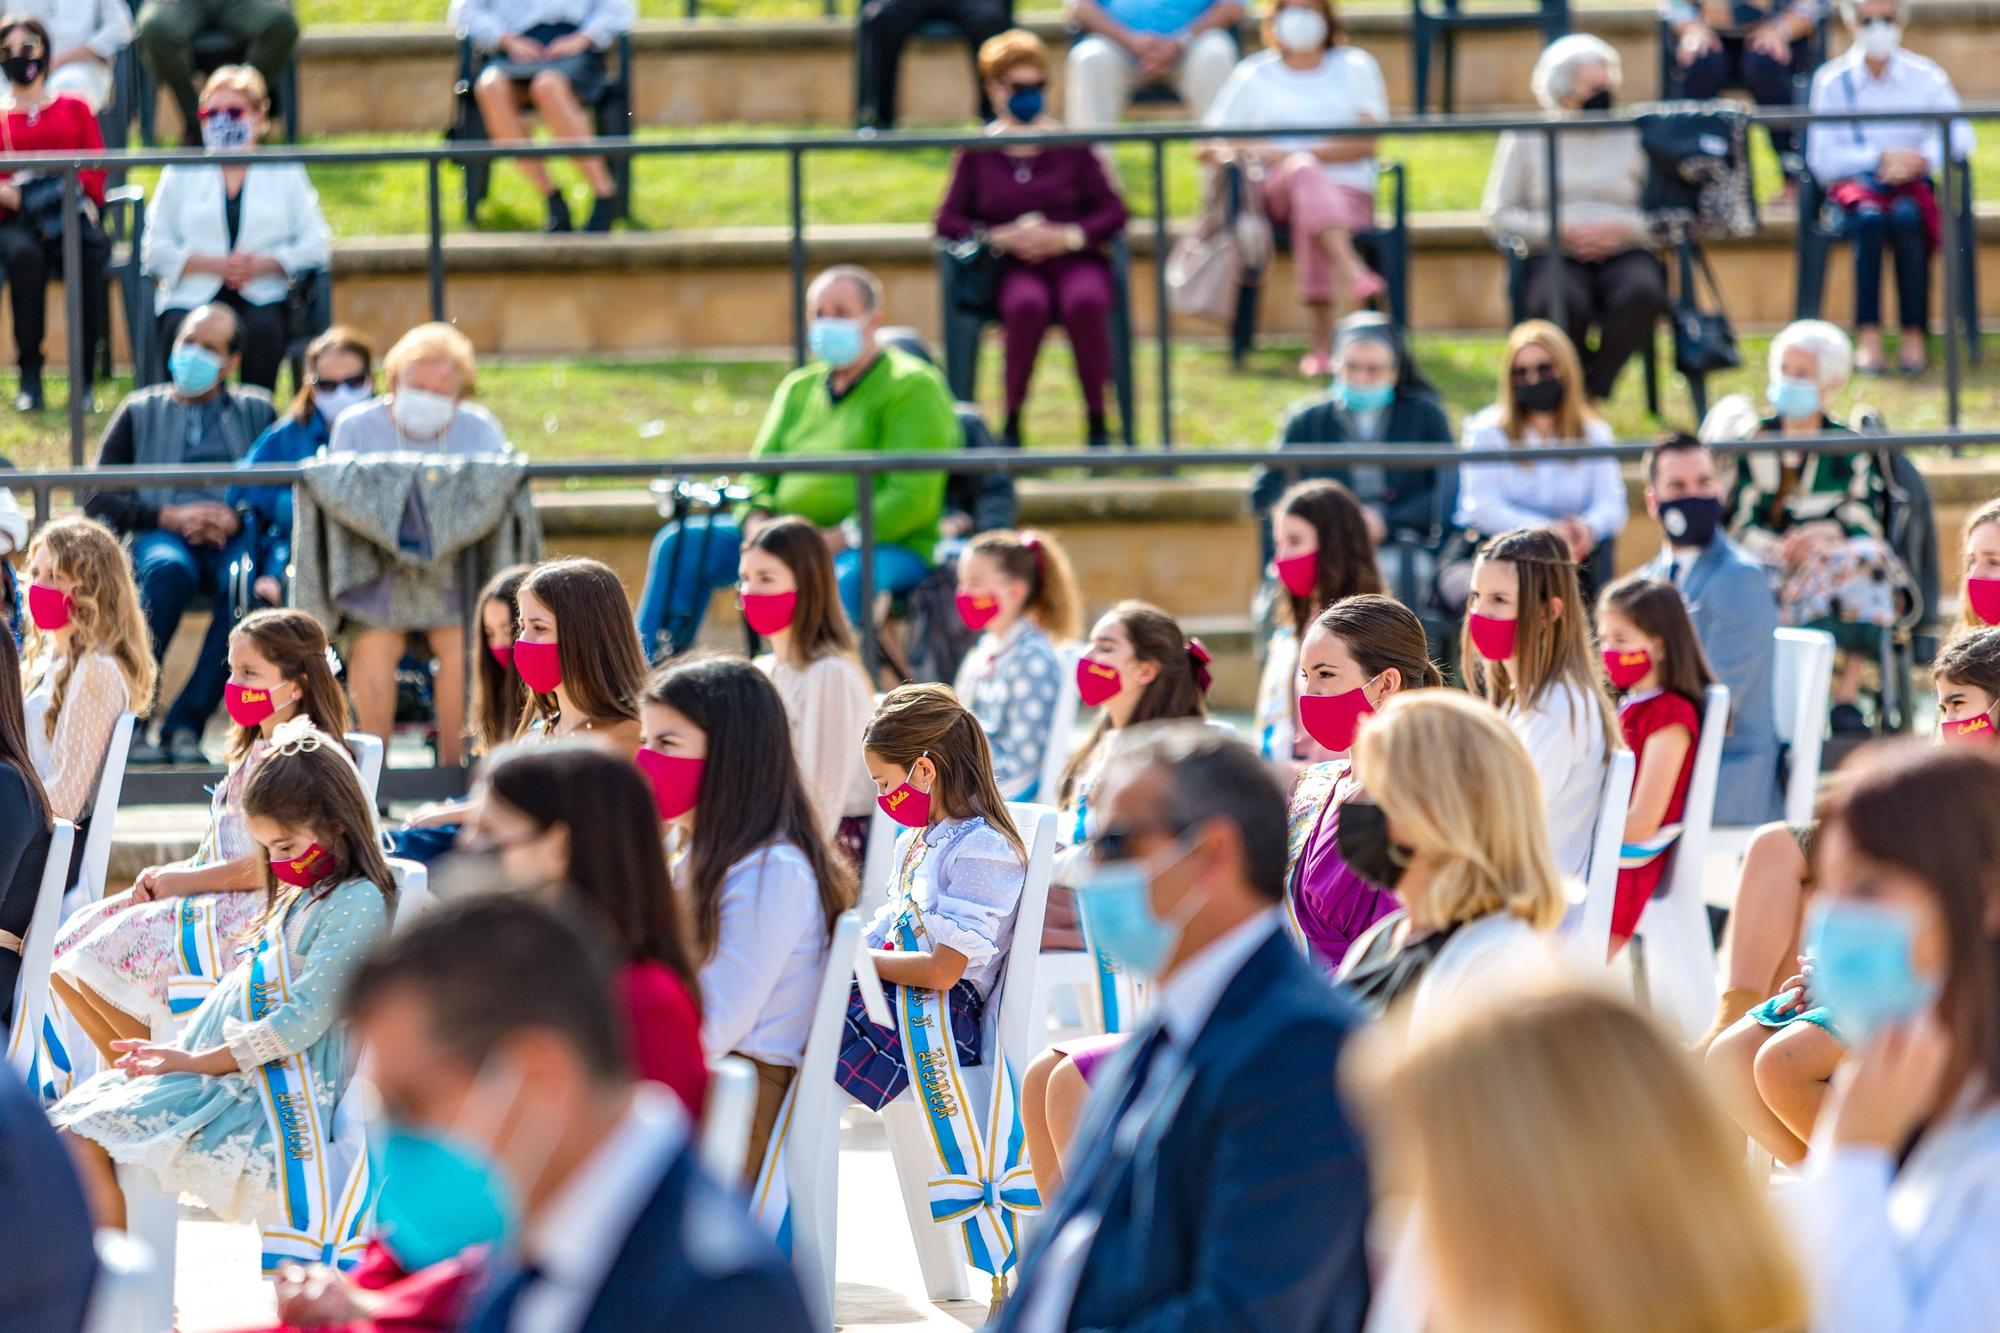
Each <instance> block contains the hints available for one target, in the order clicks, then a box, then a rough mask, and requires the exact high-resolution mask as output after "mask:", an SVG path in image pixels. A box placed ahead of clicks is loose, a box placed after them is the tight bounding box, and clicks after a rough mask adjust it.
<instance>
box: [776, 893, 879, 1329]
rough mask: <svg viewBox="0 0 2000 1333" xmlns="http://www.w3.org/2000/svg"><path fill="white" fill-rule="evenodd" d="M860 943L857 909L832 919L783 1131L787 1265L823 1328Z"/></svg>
mask: <svg viewBox="0 0 2000 1333" xmlns="http://www.w3.org/2000/svg"><path fill="white" fill-rule="evenodd" d="M860 945H861V914H860V913H859V912H852V911H850V912H843V913H841V915H840V917H839V919H838V920H836V921H835V922H834V923H833V938H832V939H831V940H830V941H829V942H828V947H827V954H826V972H825V974H824V975H823V976H822V977H821V978H820V983H819V994H818V995H817V996H816V997H815V998H814V1000H813V1019H812V1027H811V1028H810V1029H809V1030H808V1031H807V1034H806V1048H805V1054H804V1056H803V1057H801V1059H800V1060H799V1072H798V1074H797V1075H796V1076H795V1080H796V1085H797V1087H798V1092H797V1093H796V1094H795V1096H794V1098H793V1105H792V1115H791V1123H790V1124H789V1125H785V1126H782V1127H781V1128H782V1131H783V1133H784V1134H785V1188H786V1191H787V1192H788V1193H789V1195H790V1196H791V1209H792V1228H791V1234H792V1268H793V1271H795V1272H796V1273H797V1274H798V1277H799V1287H800V1289H801V1290H803V1291H804V1292H805V1296H806V1301H807V1304H808V1305H810V1306H811V1307H813V1309H814V1310H815V1311H816V1312H817V1313H818V1315H819V1316H820V1318H819V1323H820V1326H821V1327H824V1328H831V1327H833V1262H834V1244H835V1232H836V1229H837V1228H836V1220H835V1219H836V1215H837V1209H836V1202H837V1199H838V1196H839V1182H840V1111H841V1103H842V1102H843V1100H844V1096H843V1094H842V1093H841V1091H840V1086H839V1085H838V1084H837V1083H835V1082H834V1081H833V1067H834V1061H835V1060H837V1059H838V1058H839V1056H840V1041H841V1036H842V1034H843V1032H844V1030H845V1024H846V1019H847V995H848V988H849V983H850V982H851V981H852V980H853V977H854V956H855V953H856V951H857V950H858V949H859V948H860Z"/></svg>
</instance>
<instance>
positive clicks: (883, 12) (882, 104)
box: [854, 0, 1013, 130]
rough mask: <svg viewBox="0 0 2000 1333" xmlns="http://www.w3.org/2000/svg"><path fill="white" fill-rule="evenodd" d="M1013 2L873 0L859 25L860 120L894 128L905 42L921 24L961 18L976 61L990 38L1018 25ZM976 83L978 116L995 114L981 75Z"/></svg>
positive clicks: (856, 42) (856, 95)
mask: <svg viewBox="0 0 2000 1333" xmlns="http://www.w3.org/2000/svg"><path fill="white" fill-rule="evenodd" d="M1009 8H1010V7H1009V6H1008V5H1007V4H1005V3H1004V2H1003V0H868V3H866V4H864V5H862V7H861V13H860V17H859V19H858V20H857V22H856V23H855V27H854V52H855V85H856V86H855V89H854V101H855V107H854V116H855V120H856V121H857V122H858V123H860V124H862V125H864V126H868V125H872V126H874V127H875V128H877V129H884V130H887V129H894V128H895V125H896V116H897V114H898V107H897V101H898V98H897V93H898V91H899V87H900V85H901V83H902V78H901V75H902V70H901V68H900V66H901V65H902V63H903V47H904V46H905V45H906V44H907V43H908V42H909V40H910V38H912V37H914V36H915V35H916V33H917V30H918V29H919V28H922V27H924V26H925V25H927V24H930V23H936V22H938V21H939V20H943V21H945V22H947V23H953V24H956V25H957V26H958V28H959V29H960V30H961V31H962V32H964V34H965V44H966V45H967V46H968V47H970V48H971V51H972V59H973V63H974V64H975V65H976V64H977V63H978V60H979V48H980V47H981V46H982V45H983V44H984V43H985V42H986V40H987V39H988V38H991V37H998V36H999V35H1000V34H1001V33H1003V32H1005V31H1007V29H1008V28H1010V27H1012V26H1013V23H1012V17H1011V15H1010V13H1009ZM973 83H974V84H975V85H976V86H977V87H978V89H979V92H978V98H979V119H980V120H982V121H987V120H991V119H993V108H992V107H990V106H988V105H987V103H986V87H985V84H984V83H983V82H981V81H980V80H979V79H977V78H974V80H973Z"/></svg>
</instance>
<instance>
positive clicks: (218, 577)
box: [132, 528, 250, 736]
mask: <svg viewBox="0 0 2000 1333" xmlns="http://www.w3.org/2000/svg"><path fill="white" fill-rule="evenodd" d="M249 555H250V544H249V542H248V541H247V540H246V539H245V536H244V534H243V533H240V532H239V533H238V534H237V535H236V536H235V537H234V538H233V539H232V540H231V541H230V542H229V544H228V545H226V546H221V547H216V546H189V545H188V544H187V543H186V542H185V541H183V540H181V538H180V536H179V535H178V534H176V533H172V532H168V531H166V530H165V529H164V528H154V529H152V530H151V531H148V532H141V533H136V534H134V536H133V538H132V572H133V574H134V575H135V576H136V577H137V581H138V584H139V600H140V601H141V603H143V604H144V606H145V610H146V630H147V632H148V633H149V634H150V635H151V636H152V640H153V660H154V661H156V662H164V661H165V660H166V655H167V645H168V644H170V643H172V642H173V638H174V631H175V630H176V629H179V628H180V623H181V613H182V612H184V611H186V610H187V607H188V603H189V602H191V601H193V600H194V599H195V598H196V597H197V596H200V597H206V598H209V599H210V604H209V611H210V616H209V622H208V633H207V634H206V635H205V636H203V638H202V641H201V652H200V653H199V654H198V655H197V656H196V658H195V664H194V670H193V672H191V673H190V674H189V676H188V679H187V684H186V685H184V686H182V687H181V693H180V697H179V698H177V699H175V700H174V705H173V707H172V708H170V709H168V710H167V717H166V721H165V722H164V723H162V724H161V727H160V734H161V735H162V736H171V735H172V734H173V733H175V732H176V731H192V732H194V733H195V734H196V735H197V736H198V735H200V734H201V731H202V728H204V727H205V726H207V725H208V719H209V716H210V714H212V713H214V712H215V709H216V706H217V705H218V704H220V703H221V702H222V687H223V686H224V685H226V684H228V682H229V631H230V630H231V629H232V628H233V627H234V621H233V619H232V618H231V615H230V611H231V607H230V604H229V566H230V563H231V562H232V561H234V560H237V559H239V558H248V557H249Z"/></svg>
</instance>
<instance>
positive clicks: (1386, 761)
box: [1354, 690, 1565, 930]
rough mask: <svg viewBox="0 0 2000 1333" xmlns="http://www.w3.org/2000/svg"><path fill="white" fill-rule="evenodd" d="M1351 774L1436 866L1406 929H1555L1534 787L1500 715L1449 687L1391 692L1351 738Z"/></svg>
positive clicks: (1543, 817)
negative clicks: (1501, 925) (1512, 919)
mask: <svg viewBox="0 0 2000 1333" xmlns="http://www.w3.org/2000/svg"><path fill="white" fill-rule="evenodd" d="M1354 771H1355V774H1356V775H1357V776H1358V777H1359V778H1360V780H1361V782H1362V785H1363V786H1364V787H1366V789H1367V791H1368V795H1369V796H1370V797H1371V798H1372V799H1373V800H1374V801H1375V803H1376V804H1377V805H1379V806H1381V807H1382V813H1383V814H1384V815H1387V816H1388V818H1389V822H1390V824H1392V825H1393V826H1394V827H1395V830H1396V837H1397V841H1398V843H1399V844H1401V845H1403V846H1406V847H1408V848H1409V849H1410V850H1411V851H1412V852H1413V853H1424V854H1427V855H1428V856H1429V857H1430V859H1431V860H1432V861H1433V862H1434V863H1435V864H1436V866H1437V871H1436V873H1435V874H1434V875H1433V876H1432V877H1431V880H1430V883H1429V884H1428V885H1426V886H1424V887H1423V888H1422V889H1421V891H1420V893H1419V896H1417V897H1416V898H1415V899H1414V900H1412V899H1406V900H1405V905H1406V906H1407V907H1408V908H1409V909H1410V918H1411V920H1412V921H1413V922H1414V923H1417V924H1421V925H1426V926H1440V925H1444V924H1446V923H1449V922H1463V921H1476V920H1478V919H1479V918H1480V917H1483V916H1490V915H1492V914H1493V913H1495V912H1506V913H1508V914H1510V915H1512V916H1516V917H1519V918H1520V919H1521V920H1523V921H1525V922H1527V923H1528V924H1529V925H1530V926H1532V927H1534V928H1535V929H1536V930H1552V929H1554V928H1555V925H1556V923H1557V922H1558V921H1560V920H1562V915H1563V904H1564V901H1565V900H1564V896H1563V887H1562V878H1561V876H1560V875H1559V874H1558V873H1557V871H1556V859H1555V854H1554V853H1553V852H1551V851H1550V850H1549V821H1548V813H1547V811H1546V809H1545V808H1544V805H1543V799H1542V784H1541V780H1540V779H1539V778H1538V777H1536V776H1535V764H1534V761H1533V760H1532V759H1530V758H1529V757H1528V751H1527V749H1526V748H1525V747H1523V746H1522V744H1521V740H1520V738H1519V737H1518V736H1516V735H1515V734H1514V729H1513V728H1512V727H1510V726H1508V725H1507V722H1506V719H1504V718H1502V717H1501V716H1500V714H1499V713H1497V712H1495V711H1494V710H1493V709H1492V708H1490V707H1488V706H1487V705H1485V704H1483V703H1481V702H1479V701H1478V700H1476V699H1474V698H1472V697H1470V696H1469V695H1464V694H1460V693H1457V692H1456V691H1452V690H1415V691H1411V692H1408V693H1399V694H1397V695H1396V696H1395V697H1394V698H1392V699H1390V700H1389V702H1388V703H1387V704H1385V705H1384V706H1383V708H1382V710H1381V711H1380V712H1379V713H1377V714H1375V715H1374V716H1373V717H1371V718H1369V719H1368V725H1367V726H1365V727H1363V728H1361V734H1360V735H1359V736H1358V737H1356V738H1355V742H1354Z"/></svg>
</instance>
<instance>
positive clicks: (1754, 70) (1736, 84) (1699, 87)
mask: <svg viewBox="0 0 2000 1333" xmlns="http://www.w3.org/2000/svg"><path fill="white" fill-rule="evenodd" d="M1798 58H1799V47H1798V45H1797V43H1794V44H1793V46H1792V58H1791V59H1790V60H1773V59H1771V57H1769V56H1767V55H1765V54H1764V53H1763V52H1761V51H1752V50H1750V49H1749V47H1748V45H1746V44H1745V42H1744V40H1743V39H1742V38H1741V37H1724V38H1723V39H1722V49H1721V50H1719V51H1709V52H1707V53H1705V54H1704V55H1702V57H1701V58H1700V59H1698V60H1696V61H1695V62H1694V63H1693V64H1692V65H1689V66H1687V67H1686V68H1685V69H1683V70H1682V71H1681V78H1680V84H1681V86H1680V91H1679V92H1678V93H1677V94H1673V95H1675V96H1679V97H1688V98H1693V99H1694V100H1696V101H1702V102H1706V101H1708V100H1709V99H1710V98H1713V97H1720V96H1721V95H1722V90H1723V89H1725V88H1741V89H1742V90H1743V91H1745V92H1747V93H1749V94H1750V97H1751V100H1753V101H1755V102H1756V103H1757V105H1758V106H1781V107H1788V106H1791V105H1792V104H1793V102H1794V100H1795V98H1796V96H1797V92H1796V90H1795V89H1794V88H1793V86H1792V66H1793V64H1794V63H1795V62H1796V61H1797V60H1798ZM1797 142H1798V131H1797V130H1794V129H1788V128H1785V127H1783V126H1778V125H1773V126H1772V127H1771V151H1772V152H1774V153H1776V154H1778V155H1779V156H1780V157H1782V156H1784V155H1785V154H1786V153H1789V152H1791V151H1792V150H1793V148H1794V146H1795V145H1796V144H1797Z"/></svg>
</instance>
